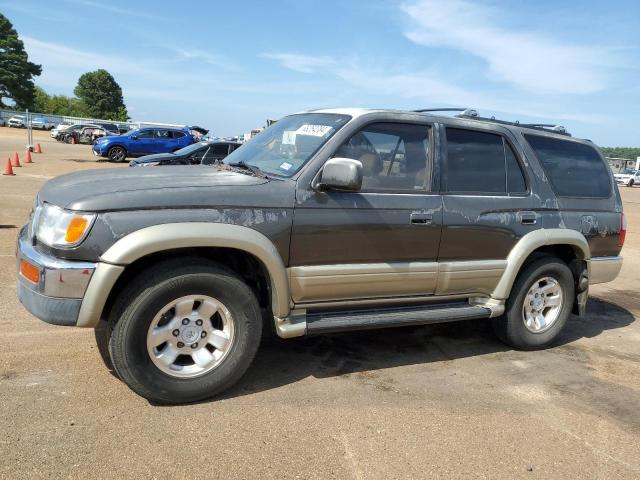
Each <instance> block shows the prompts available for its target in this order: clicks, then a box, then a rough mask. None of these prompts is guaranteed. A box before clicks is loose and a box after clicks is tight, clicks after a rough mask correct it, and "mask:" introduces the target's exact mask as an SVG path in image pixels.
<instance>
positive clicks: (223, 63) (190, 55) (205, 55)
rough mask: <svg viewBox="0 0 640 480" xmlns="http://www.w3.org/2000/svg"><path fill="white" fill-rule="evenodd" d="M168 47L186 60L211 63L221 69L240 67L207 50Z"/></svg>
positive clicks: (237, 69) (236, 69) (237, 68)
mask: <svg viewBox="0 0 640 480" xmlns="http://www.w3.org/2000/svg"><path fill="white" fill-rule="evenodd" d="M170 49H171V50H173V51H174V52H176V53H177V54H178V55H180V57H181V58H184V59H187V60H197V61H199V62H203V63H206V64H207V65H212V66H214V67H218V68H222V69H223V70H230V71H239V70H240V68H239V67H238V66H237V65H235V64H233V63H231V62H230V61H229V60H227V59H225V58H223V57H221V56H218V55H214V54H212V53H209V52H205V51H204V50H198V49H185V48H179V47H171V48H170Z"/></svg>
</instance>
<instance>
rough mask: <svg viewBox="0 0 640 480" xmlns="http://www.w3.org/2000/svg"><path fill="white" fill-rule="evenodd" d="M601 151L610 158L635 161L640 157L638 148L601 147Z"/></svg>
mask: <svg viewBox="0 0 640 480" xmlns="http://www.w3.org/2000/svg"><path fill="white" fill-rule="evenodd" d="M601 150H602V153H604V155H605V156H606V157H611V158H626V159H628V160H635V159H636V158H638V157H640V148H638V147H603V148H601Z"/></svg>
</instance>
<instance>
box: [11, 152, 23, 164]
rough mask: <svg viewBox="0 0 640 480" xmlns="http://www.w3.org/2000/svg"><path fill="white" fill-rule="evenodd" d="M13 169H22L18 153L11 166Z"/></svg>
mask: <svg viewBox="0 0 640 480" xmlns="http://www.w3.org/2000/svg"><path fill="white" fill-rule="evenodd" d="M11 166H12V167H21V166H22V165H20V158H18V152H16V154H15V155H14V156H13V163H12V164H11Z"/></svg>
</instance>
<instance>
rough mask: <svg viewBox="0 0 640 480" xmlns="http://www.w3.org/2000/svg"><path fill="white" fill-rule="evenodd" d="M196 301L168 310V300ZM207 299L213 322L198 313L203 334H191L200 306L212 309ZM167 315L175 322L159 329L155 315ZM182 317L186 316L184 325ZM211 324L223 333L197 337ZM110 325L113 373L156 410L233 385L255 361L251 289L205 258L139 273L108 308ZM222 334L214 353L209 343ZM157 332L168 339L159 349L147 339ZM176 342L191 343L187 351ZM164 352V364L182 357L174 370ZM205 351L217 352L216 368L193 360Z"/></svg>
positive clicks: (255, 312) (258, 322)
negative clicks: (156, 406) (222, 340)
mask: <svg viewBox="0 0 640 480" xmlns="http://www.w3.org/2000/svg"><path fill="white" fill-rule="evenodd" d="M185 298H186V299H187V300H184V299H185ZM193 298H197V299H200V300H201V303H200V304H198V303H197V302H198V301H199V300H195V303H193V304H190V305H191V306H190V307H189V308H187V310H184V309H183V311H182V312H180V311H179V310H177V308H179V307H176V308H174V309H170V310H168V311H166V310H165V309H166V307H167V306H168V305H172V302H176V301H178V300H180V302H181V303H189V302H192V301H193ZM209 299H213V300H214V301H215V302H218V303H217V305H222V307H218V311H217V312H216V313H214V314H213V316H211V317H209V318H211V320H208V319H206V318H205V317H206V315H207V314H205V313H202V314H201V315H202V318H205V320H204V322H205V323H204V324H203V323H202V321H201V322H200V325H201V327H200V328H201V329H202V330H203V331H200V332H195V333H194V332H193V329H196V328H197V327H196V326H195V325H196V323H197V322H198V321H199V320H196V318H197V316H198V315H199V314H200V312H202V309H203V308H204V306H210V305H211V303H210V300H209ZM206 302H209V303H206ZM164 311H166V313H168V315H166V317H172V319H171V320H170V321H169V322H167V323H166V325H163V326H159V325H160V323H156V322H158V318H160V322H162V321H164V320H163V319H164V318H166V317H165V316H160V317H159V315H160V314H161V313H162V312H164ZM185 311H190V312H192V313H191V314H186V313H185ZM210 311H211V310H209V312H210ZM227 314H228V315H227ZM183 315H187V316H188V317H189V318H183V319H182V320H181V319H180V317H182V316H183ZM189 319H191V323H187V324H186V325H185V324H184V321H185V320H189ZM225 319H226V320H225ZM216 321H217V322H219V327H218V328H220V330H209V336H208V337H206V336H205V335H202V334H203V333H206V332H204V330H205V329H207V328H209V327H210V326H211V325H213V324H214V323H215V322H216ZM225 321H228V322H229V323H228V324H226V323H224V322H225ZM111 323H112V325H113V323H115V325H114V326H113V332H112V335H111V338H110V339H109V355H110V358H111V362H112V364H113V367H114V369H115V371H116V372H117V374H118V375H119V376H120V378H121V379H122V380H123V381H124V382H125V383H126V384H127V385H128V386H129V387H130V388H131V389H132V390H133V391H134V392H136V393H137V394H139V395H141V396H143V397H145V398H147V399H148V400H150V401H152V402H156V403H160V404H179V403H188V402H196V401H200V400H204V399H207V398H210V397H213V396H215V395H217V394H219V393H221V392H223V391H224V390H226V389H228V388H229V387H231V386H232V385H233V384H234V383H236V382H237V381H238V380H239V379H240V377H242V375H243V374H244V373H245V371H246V370H247V368H248V367H249V365H250V364H251V362H252V361H253V358H254V356H255V353H256V351H257V349H258V346H259V344H260V338H261V335H262V318H261V315H260V307H259V305H258V301H257V299H256V296H255V295H254V293H253V291H252V290H251V288H249V287H248V286H247V285H246V284H245V283H244V282H243V281H242V280H241V279H240V278H238V277H237V276H236V275H235V274H234V273H233V272H231V271H228V270H225V269H223V268H221V267H219V266H217V265H215V264H213V263H207V262H206V261H203V260H202V259H192V260H189V259H186V260H185V259H179V260H175V261H169V262H164V263H161V264H158V265H156V266H155V267H152V268H150V269H149V270H146V271H144V272H143V274H141V275H140V276H138V277H137V278H136V279H134V280H133V282H131V283H130V284H129V286H128V287H127V288H126V290H125V291H124V292H123V293H122V294H121V295H120V297H119V300H118V301H117V302H116V305H115V306H114V309H113V310H112V318H111ZM154 325H155V326H154ZM230 325H232V327H230ZM213 328H216V327H213ZM189 329H192V330H189ZM223 329H225V331H226V332H227V333H226V334H225V335H227V340H226V341H225V344H224V346H222V347H220V350H218V347H217V346H216V347H213V342H214V341H217V340H214V339H219V338H221V337H220V332H222V330H223ZM156 331H164V332H167V333H164V335H165V336H166V337H168V339H167V340H166V342H165V343H162V344H160V346H159V347H158V348H156V347H154V346H153V345H156V344H157V343H158V341H159V340H154V338H153V335H152V332H156ZM178 331H179V334H176V332H178ZM215 332H218V333H217V334H216V333H215ZM187 334H188V336H189V337H187ZM174 337H175V338H174ZM161 338H164V337H161ZM203 338H208V339H210V340H207V341H208V342H211V343H205V341H204V340H201V339H203ZM180 340H182V341H184V342H185V343H186V342H192V341H195V343H191V344H190V345H189V344H187V345H185V343H182V342H180ZM198 342H200V344H198ZM180 345H182V346H180ZM193 345H196V346H197V347H196V348H197V349H196V350H190V348H191V347H192V346H193ZM163 346H164V347H163ZM169 347H171V348H170V350H168V351H169V352H170V353H169V355H170V357H169V358H171V357H172V356H171V353H172V352H173V353H174V354H175V352H176V351H179V352H181V354H180V355H178V356H177V357H175V361H174V363H172V364H171V365H167V364H165V363H162V357H163V356H164V355H165V352H166V351H167V350H165V349H167V348H169ZM204 350H207V351H208V352H209V356H210V357H211V358H215V357H216V355H218V354H219V355H218V356H219V360H214V361H212V362H213V363H211V362H210V364H206V363H204V362H201V363H202V365H208V367H207V368H209V369H208V370H207V369H204V368H203V367H201V366H200V365H198V364H197V363H196V361H195V358H196V356H199V355H200V353H198V352H201V354H203V355H205V357H206V358H207V359H209V356H207V354H206V353H205V352H204ZM158 352H159V353H158ZM191 355H193V357H192V356H191ZM170 361H171V360H170ZM190 362H193V364H190ZM216 362H218V363H216Z"/></svg>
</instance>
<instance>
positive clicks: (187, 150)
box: [129, 140, 242, 167]
mask: <svg viewBox="0 0 640 480" xmlns="http://www.w3.org/2000/svg"><path fill="white" fill-rule="evenodd" d="M241 145H242V144H241V143H238V142H227V141H218V140H208V141H204V142H198V143H194V144H192V145H189V146H188V147H184V148H181V149H180V150H176V151H175V152H173V153H171V152H169V153H156V154H154V155H145V156H143V157H140V158H137V159H135V160H131V161H130V162H129V166H130V167H152V166H157V165H200V164H202V165H211V164H214V163H218V162H220V161H222V160H224V159H225V158H226V156H227V155H229V154H230V153H231V152H233V151H234V150H235V149H236V148H238V147H240V146H241Z"/></svg>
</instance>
